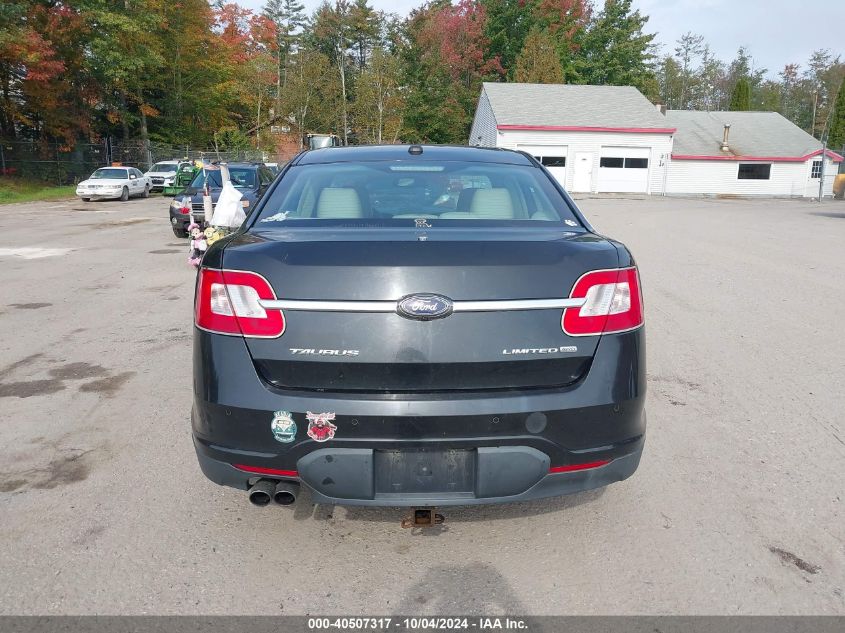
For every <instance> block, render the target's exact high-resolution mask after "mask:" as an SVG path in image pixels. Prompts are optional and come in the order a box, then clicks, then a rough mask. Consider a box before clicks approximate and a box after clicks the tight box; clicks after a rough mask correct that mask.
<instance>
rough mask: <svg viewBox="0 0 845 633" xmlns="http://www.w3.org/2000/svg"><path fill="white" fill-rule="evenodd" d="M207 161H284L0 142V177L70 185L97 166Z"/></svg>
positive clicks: (123, 146)
mask: <svg viewBox="0 0 845 633" xmlns="http://www.w3.org/2000/svg"><path fill="white" fill-rule="evenodd" d="M181 159H189V160H206V161H224V162H230V163H235V162H265V163H279V164H281V163H283V162H286V161H284V160H283V159H282V157H281V156H279V155H278V154H275V153H268V152H262V151H259V150H256V149H239V150H229V151H221V150H219V148H214V147H192V146H190V145H168V144H163V143H149V144H148V145H146V146H145V144H144V142H143V141H139V140H138V141H116V140H112V139H106V140H104V141H102V142H100V143H77V144H76V145H75V146H74V147H72V148H69V147H67V146H64V145H61V144H59V143H49V142H35V141H32V142H31V141H6V142H0V178H2V177H3V176H20V177H23V178H31V179H36V180H43V181H45V182H52V183H55V184H57V185H71V184H75V183H77V182H79V181H80V180H84V179H86V178H88V176H90V175H91V172H93V171H94V170H95V169H97V168H98V167H103V166H105V165H111V164H114V163H120V164H122V165H128V166H131V167H137V168H138V169H140V170H141V171H146V170H148V169H149V168H150V167H152V166H153V165H154V164H155V163H157V162H160V161H164V160H181Z"/></svg>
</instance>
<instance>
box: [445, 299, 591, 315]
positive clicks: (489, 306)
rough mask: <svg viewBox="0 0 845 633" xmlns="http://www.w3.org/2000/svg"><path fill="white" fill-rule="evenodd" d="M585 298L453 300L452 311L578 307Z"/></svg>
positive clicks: (582, 303)
mask: <svg viewBox="0 0 845 633" xmlns="http://www.w3.org/2000/svg"><path fill="white" fill-rule="evenodd" d="M585 302H586V299H584V298H579V299H512V300H502V301H455V304H454V307H453V311H454V312H499V311H504V310H552V309H555V308H580V307H581V306H582V305H584V303H585Z"/></svg>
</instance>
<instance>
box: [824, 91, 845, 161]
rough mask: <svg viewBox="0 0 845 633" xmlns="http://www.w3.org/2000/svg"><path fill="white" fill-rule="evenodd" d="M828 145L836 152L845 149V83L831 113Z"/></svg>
mask: <svg viewBox="0 0 845 633" xmlns="http://www.w3.org/2000/svg"><path fill="white" fill-rule="evenodd" d="M829 130H830V131H829V133H828V138H827V144H828V146H829V147H831V148H833V149H835V150H836V151H839V150H841V149H842V148H845V81H843V82H842V83H841V84H840V86H839V94H838V95H837V97H836V101H835V102H834V103H833V110H832V111H831V113H830V128H829Z"/></svg>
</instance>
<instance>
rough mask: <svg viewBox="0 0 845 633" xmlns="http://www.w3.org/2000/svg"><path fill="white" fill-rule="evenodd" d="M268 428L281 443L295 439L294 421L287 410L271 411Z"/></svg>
mask: <svg viewBox="0 0 845 633" xmlns="http://www.w3.org/2000/svg"><path fill="white" fill-rule="evenodd" d="M270 430H271V431H272V432H273V437H275V438H276V440H278V441H279V442H282V443H283V444H288V443H290V442H293V441H294V440H295V439H296V422H295V421H294V419H293V416H292V415H291V414H290V413H289V412H288V411H276V412H275V413H273V421H272V422H270ZM309 434H310V433H309Z"/></svg>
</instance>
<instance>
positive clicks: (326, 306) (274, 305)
mask: <svg viewBox="0 0 845 633" xmlns="http://www.w3.org/2000/svg"><path fill="white" fill-rule="evenodd" d="M585 301H586V300H585V299H583V298H578V299H567V298H564V299H512V300H501V301H500V300H495V301H455V302H454V303H453V304H452V311H453V312H501V311H508V310H554V309H562V308H580V307H581V306H582V305H584V302H585ZM259 303H260V304H261V306H262V307H263V308H266V309H268V310H302V311H307V312H396V306H397V304H398V301H300V300H296V299H261V300H260V301H259Z"/></svg>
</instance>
